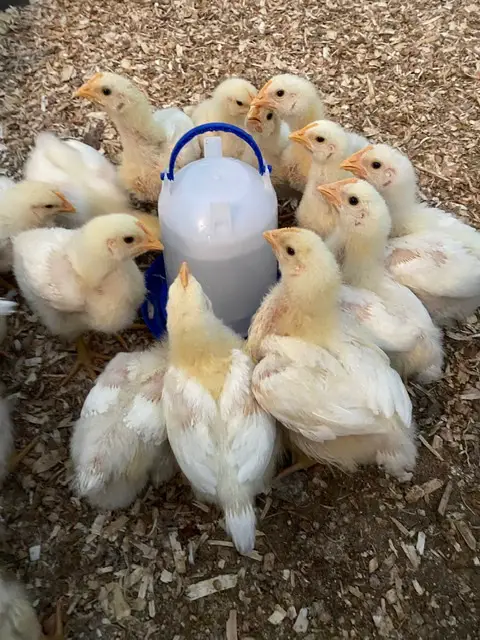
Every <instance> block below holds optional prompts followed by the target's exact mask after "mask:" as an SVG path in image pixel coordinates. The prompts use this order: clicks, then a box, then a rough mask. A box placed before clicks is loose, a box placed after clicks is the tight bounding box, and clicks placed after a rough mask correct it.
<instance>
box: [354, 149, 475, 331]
mask: <svg viewBox="0 0 480 640" xmlns="http://www.w3.org/2000/svg"><path fill="white" fill-rule="evenodd" d="M342 167H343V168H344V169H346V170H349V171H352V173H355V175H357V176H359V177H362V178H365V179H366V180H368V181H369V182H370V183H371V184H372V185H373V186H374V187H375V188H376V189H377V190H378V191H379V192H380V193H381V194H382V195H383V197H384V198H385V200H386V202H387V204H388V206H389V209H390V214H391V216H392V225H393V231H392V235H393V236H395V237H394V239H393V240H391V241H390V242H389V244H388V246H387V258H386V259H387V265H388V268H389V270H390V272H391V274H392V275H393V277H394V278H395V280H397V281H398V282H400V283H401V284H403V285H405V286H407V287H409V288H410V289H411V290H412V291H413V292H414V293H415V294H416V295H417V296H418V297H419V298H420V299H421V300H422V302H423V303H424V305H425V306H426V307H427V309H428V311H429V312H430V314H431V315H432V317H433V318H434V320H435V321H436V322H437V323H441V324H448V323H449V322H451V321H452V320H462V319H464V318H466V317H468V316H469V315H471V314H472V313H473V312H474V311H475V310H476V309H477V308H478V306H479V305H480V245H479V239H480V234H479V233H478V232H477V231H475V230H474V229H473V228H472V227H470V226H468V225H466V224H464V223H462V222H461V221H460V220H457V219H456V218H454V217H453V216H452V215H450V214H447V213H445V212H443V211H441V210H440V209H434V208H431V207H427V206H426V205H425V204H423V203H420V202H418V201H417V199H416V177H415V172H414V169H413V166H412V164H411V162H410V161H409V160H408V158H407V157H406V156H404V155H403V154H401V153H400V152H399V151H397V150H395V149H393V148H391V147H388V146H387V145H375V146H369V147H366V148H365V149H363V150H362V151H360V152H358V153H356V154H354V155H352V156H350V157H349V158H348V159H347V160H345V161H344V162H343V163H342Z"/></svg>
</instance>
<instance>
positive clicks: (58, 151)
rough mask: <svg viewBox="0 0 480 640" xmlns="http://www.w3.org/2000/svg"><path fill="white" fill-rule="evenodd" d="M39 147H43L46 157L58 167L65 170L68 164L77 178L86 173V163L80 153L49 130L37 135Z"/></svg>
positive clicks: (70, 170)
mask: <svg viewBox="0 0 480 640" xmlns="http://www.w3.org/2000/svg"><path fill="white" fill-rule="evenodd" d="M37 147H38V148H42V150H43V152H44V153H45V156H46V159H47V160H49V161H50V162H51V163H52V164H53V165H54V166H55V167H57V169H61V170H64V169H65V167H67V166H68V170H69V172H70V173H71V174H75V175H76V176H77V178H78V177H79V176H81V175H83V174H84V172H85V165H84V163H83V160H82V157H81V155H80V153H79V152H78V151H77V150H76V149H73V148H72V147H70V146H69V145H68V144H66V143H65V142H63V140H59V139H58V138H57V137H56V136H55V135H53V134H51V133H48V132H43V133H40V134H39V136H38V137H37Z"/></svg>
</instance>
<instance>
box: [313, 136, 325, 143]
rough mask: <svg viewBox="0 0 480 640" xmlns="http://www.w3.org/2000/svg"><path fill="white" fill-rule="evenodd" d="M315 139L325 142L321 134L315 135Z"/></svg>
mask: <svg viewBox="0 0 480 640" xmlns="http://www.w3.org/2000/svg"><path fill="white" fill-rule="evenodd" d="M315 140H316V141H317V142H325V138H324V137H323V136H317V137H316V138H315Z"/></svg>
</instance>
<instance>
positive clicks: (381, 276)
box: [318, 179, 443, 382]
mask: <svg viewBox="0 0 480 640" xmlns="http://www.w3.org/2000/svg"><path fill="white" fill-rule="evenodd" d="M318 189H319V191H320V192H321V193H322V194H323V195H324V197H325V198H326V199H327V200H328V201H329V202H330V203H331V205H332V206H333V207H334V208H335V209H336V210H337V211H338V218H339V225H340V227H341V229H342V231H343V234H342V235H343V237H344V238H345V242H344V245H343V251H342V263H341V264H342V274H343V281H344V282H345V283H346V285H348V286H343V287H342V289H341V302H342V309H343V310H345V311H346V312H347V313H349V314H351V315H352V316H353V317H354V318H355V319H356V320H357V321H358V322H359V323H360V324H361V325H362V327H364V328H365V329H367V331H368V332H369V334H370V336H371V337H372V339H373V341H374V342H375V344H376V345H377V346H379V347H380V348H381V349H383V350H384V351H385V352H386V353H387V354H388V356H389V357H390V361H391V363H392V366H393V367H394V368H395V369H396V370H397V371H398V372H399V373H400V374H402V375H403V376H405V377H410V376H418V378H419V379H420V380H421V381H422V382H432V381H433V380H438V379H439V378H440V376H441V375H442V364H443V349H442V339H441V331H440V330H439V329H438V328H437V327H435V325H434V324H433V322H432V319H431V318H430V315H429V314H428V311H427V310H426V309H425V307H424V306H423V304H422V303H421V302H420V300H419V299H418V298H417V297H416V295H415V294H414V293H412V291H410V290H409V289H407V288H406V287H404V286H402V285H401V284H398V283H397V282H395V280H393V278H392V277H391V276H390V274H389V273H388V272H387V271H386V269H385V245H386V242H387V238H388V234H389V232H390V227H391V221H390V215H389V213H388V207H387V205H386V203H385V200H384V199H383V198H382V196H381V195H380V194H379V193H378V191H376V190H375V188H374V187H372V186H371V185H370V184H369V183H368V182H364V181H363V180H357V179H348V180H343V181H341V182H336V183H334V184H330V185H323V186H320V187H318Z"/></svg>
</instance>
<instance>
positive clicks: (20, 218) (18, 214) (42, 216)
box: [0, 180, 75, 273]
mask: <svg viewBox="0 0 480 640" xmlns="http://www.w3.org/2000/svg"><path fill="white" fill-rule="evenodd" d="M74 212H75V207H74V206H73V205H72V203H71V202H70V201H69V200H67V199H66V198H65V196H64V195H63V193H61V192H60V191H55V187H53V186H52V185H48V184H45V183H44V182H31V181H29V180H24V181H23V182H18V183H17V184H13V185H12V186H11V187H10V188H7V189H5V190H4V191H1V192H0V272H1V273H6V272H8V271H10V270H11V268H12V261H13V254H12V239H13V238H14V237H15V236H16V235H18V234H19V233H21V232H22V231H27V230H28V229H36V228H37V227H44V226H48V225H53V223H54V218H55V216H57V215H58V214H60V213H74Z"/></svg>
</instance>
